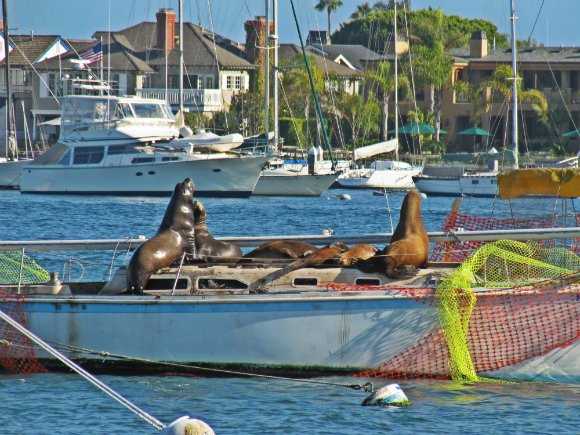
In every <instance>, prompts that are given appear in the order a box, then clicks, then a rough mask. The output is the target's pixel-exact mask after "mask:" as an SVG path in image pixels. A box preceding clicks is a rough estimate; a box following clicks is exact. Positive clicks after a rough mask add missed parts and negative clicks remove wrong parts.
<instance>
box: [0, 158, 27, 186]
mask: <svg viewBox="0 0 580 435" xmlns="http://www.w3.org/2000/svg"><path fill="white" fill-rule="evenodd" d="M31 161H32V160H16V161H7V162H0V189H18V187H19V186H20V174H21V172H22V167H23V166H24V165H27V164H28V163H30V162H31Z"/></svg>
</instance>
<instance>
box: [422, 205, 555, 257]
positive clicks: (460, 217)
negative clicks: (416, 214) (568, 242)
mask: <svg viewBox="0 0 580 435" xmlns="http://www.w3.org/2000/svg"><path fill="white" fill-rule="evenodd" d="M556 224H557V218H556V217H544V218H535V219H515V218H503V219H500V218H487V217H485V218H481V217H477V216H472V215H468V214H462V213H459V212H458V211H454V212H451V213H449V214H448V215H447V217H446V218H445V221H444V222H443V227H442V228H441V231H443V232H445V233H449V232H451V233H453V232H461V231H485V230H517V229H533V228H554V227H555V226H556ZM485 243H486V242H482V241H465V242H460V241H456V242H440V243H437V244H436V245H435V248H434V249H433V252H432V253H431V257H430V258H429V261H431V262H446V263H447V262H452V263H461V262H462V261H464V260H465V259H466V258H467V257H468V256H469V255H470V254H471V253H473V252H475V251H476V250H477V249H478V248H480V247H481V246H483V245H484V244H485Z"/></svg>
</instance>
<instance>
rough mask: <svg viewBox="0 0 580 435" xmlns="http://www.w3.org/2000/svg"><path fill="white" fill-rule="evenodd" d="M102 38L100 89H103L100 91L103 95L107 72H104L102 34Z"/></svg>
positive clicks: (108, 91) (108, 90) (101, 38)
mask: <svg viewBox="0 0 580 435" xmlns="http://www.w3.org/2000/svg"><path fill="white" fill-rule="evenodd" d="M100 40H101V42H100V45H101V47H100V48H101V55H100V56H99V59H100V62H99V63H100V65H101V77H100V83H99V84H100V85H101V86H100V89H101V90H100V92H99V95H101V96H102V95H103V90H104V88H103V84H104V78H105V77H104V75H105V73H104V63H105V57H104V56H103V55H102V50H103V37H102V36H101V37H100ZM107 87H108V86H107ZM110 91H111V90H110V89H107V93H110Z"/></svg>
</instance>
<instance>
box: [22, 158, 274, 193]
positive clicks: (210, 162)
mask: <svg viewBox="0 0 580 435" xmlns="http://www.w3.org/2000/svg"><path fill="white" fill-rule="evenodd" d="M267 161H268V158H266V157H240V158H215V159H198V160H184V161H177V162H167V163H150V164H139V165H130V166H129V165H121V166H78V167H76V166H75V167H58V166H56V165H50V166H48V165H33V164H31V165H28V166H27V167H26V168H25V169H24V170H23V173H22V177H21V187H20V191H21V192H22V193H51V194H101V195H166V194H170V193H171V192H173V189H174V188H175V185H176V183H179V182H181V181H183V180H184V179H185V178H187V177H191V178H192V179H193V181H194V183H195V194H196V196H224V197H248V196H250V194H251V193H252V191H253V190H254V187H255V186H256V183H257V181H258V177H259V176H260V172H261V170H262V167H263V166H264V164H265V163H266V162H267Z"/></svg>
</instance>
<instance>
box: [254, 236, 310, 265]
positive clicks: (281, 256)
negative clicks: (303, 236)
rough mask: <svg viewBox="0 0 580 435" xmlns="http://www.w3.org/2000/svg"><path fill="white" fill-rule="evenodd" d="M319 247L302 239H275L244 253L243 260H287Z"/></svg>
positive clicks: (305, 254)
mask: <svg viewBox="0 0 580 435" xmlns="http://www.w3.org/2000/svg"><path fill="white" fill-rule="evenodd" d="M316 250H317V248H316V246H315V245H313V244H312V243H307V242H302V241H300V240H274V241H272V242H266V243H264V244H262V245H260V246H258V247H257V248H256V249H254V250H252V251H250V252H248V253H247V254H246V255H244V258H243V262H251V261H253V260H254V259H259V261H260V260H261V262H264V261H266V262H267V261H269V260H287V259H293V260H296V259H298V258H304V257H305V256H307V255H309V254H311V253H313V252H314V251H316Z"/></svg>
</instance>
